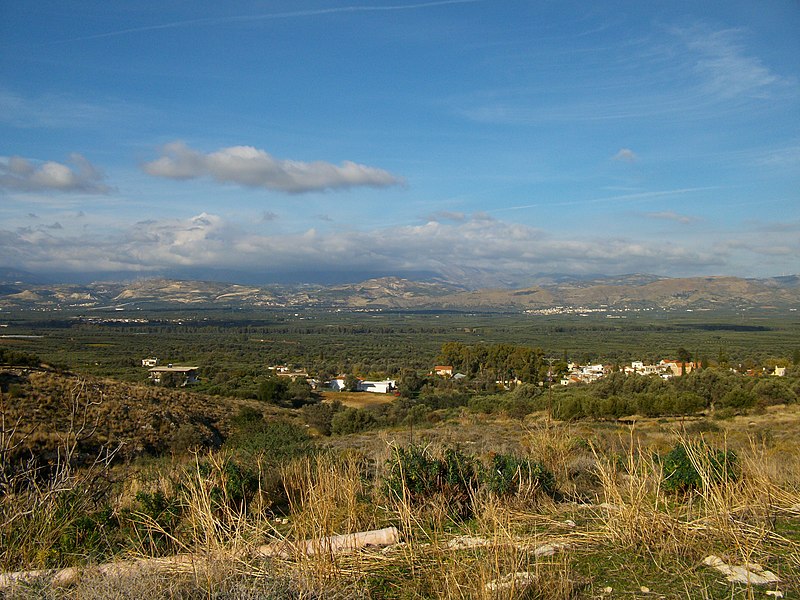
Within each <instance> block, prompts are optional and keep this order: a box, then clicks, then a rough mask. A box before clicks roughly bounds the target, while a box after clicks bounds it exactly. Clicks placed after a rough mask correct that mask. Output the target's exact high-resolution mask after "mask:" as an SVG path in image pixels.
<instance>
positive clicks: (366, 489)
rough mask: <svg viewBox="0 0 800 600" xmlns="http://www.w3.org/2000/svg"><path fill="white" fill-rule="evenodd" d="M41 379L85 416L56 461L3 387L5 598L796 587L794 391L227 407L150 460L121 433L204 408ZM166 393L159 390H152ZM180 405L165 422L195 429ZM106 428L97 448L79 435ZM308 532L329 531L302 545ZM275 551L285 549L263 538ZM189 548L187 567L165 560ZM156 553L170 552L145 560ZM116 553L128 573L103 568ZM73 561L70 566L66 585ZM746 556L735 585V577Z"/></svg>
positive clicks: (56, 439)
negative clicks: (621, 409)
mask: <svg viewBox="0 0 800 600" xmlns="http://www.w3.org/2000/svg"><path fill="white" fill-rule="evenodd" d="M36 377H41V378H42V381H49V383H47V385H50V386H52V387H53V388H56V387H58V386H62V387H63V388H64V389H62V390H61V391H60V392H59V394H60V397H62V398H70V399H71V400H70V402H72V406H73V408H72V409H71V411H70V412H69V413H68V414H71V415H73V418H72V421H71V422H70V421H69V419H67V420H63V419H62V420H61V421H62V422H60V423H58V424H57V426H54V428H53V433H52V435H51V438H48V443H49V444H50V445H49V446H48V448H49V454H48V460H47V461H39V462H36V461H33V460H31V461H25V460H19V459H20V457H21V456H22V454H20V452H19V449H20V448H21V447H22V446H23V445H25V444H27V443H28V442H30V436H33V435H37V433H36V430H33V429H26V428H25V427H24V426H23V422H24V420H22V419H20V416H21V413H19V412H17V413H14V412H13V410H12V409H11V407H12V406H13V405H14V402H13V400H14V399H13V398H11V397H10V396H9V394H8V392H6V393H4V394H3V397H2V400H3V407H4V410H3V417H4V419H5V420H4V422H3V427H2V432H3V435H2V437H1V438H0V453H2V455H1V456H0V458H2V460H3V470H2V482H0V484H1V485H2V496H0V538H1V539H2V542H1V543H0V567H2V570H3V571H4V572H5V573H10V572H20V571H24V572H29V571H33V570H36V571H37V572H36V573H35V574H33V575H30V574H29V575H26V576H22V577H19V578H18V579H17V580H16V581H15V582H13V583H12V582H10V581H9V580H8V579H5V580H4V581H3V583H4V584H6V585H4V587H3V588H2V591H0V594H3V595H4V597H7V598H39V597H46V598H142V597H147V598H152V599H153V600H156V599H161V598H165V599H166V598H179V599H183V598H187V599H188V598H241V599H244V598H356V597H358V598H604V597H608V598H615V597H622V598H625V597H627V598H634V597H642V598H648V597H663V598H767V597H770V596H768V595H767V594H768V593H771V594H772V597H780V595H779V594H782V595H783V597H792V596H793V595H796V594H797V593H798V591H800V438H799V437H798V435H797V431H798V425H800V410H798V405H797V404H792V405H778V406H768V407H766V409H763V410H761V411H759V412H760V414H743V415H740V416H735V417H733V418H727V419H724V420H718V419H713V418H710V417H709V416H703V415H700V416H695V417H691V418H661V419H656V418H649V419H648V418H641V419H635V420H634V419H628V420H626V422H624V423H623V422H619V421H615V420H609V421H591V420H581V421H577V422H566V421H556V420H551V419H549V418H548V415H547V413H546V412H545V411H539V412H532V413H530V414H528V415H526V416H524V418H522V419H519V418H518V419H511V418H509V417H508V416H507V415H505V414H502V413H500V414H485V413H482V412H474V411H470V410H468V409H467V408H466V407H463V408H461V409H458V410H452V411H450V412H449V413H448V416H447V418H443V419H442V420H440V421H439V422H435V423H434V422H430V421H429V422H427V423H426V426H424V427H420V426H419V425H417V426H416V427H414V429H413V430H412V429H410V428H406V427H400V428H393V429H390V430H381V431H372V432H363V433H358V434H353V435H342V436H337V437H326V438H321V437H318V436H315V435H312V434H311V433H310V432H309V429H308V428H307V427H305V426H303V425H302V424H299V422H298V420H297V419H296V418H295V417H294V416H292V415H293V414H294V413H290V412H288V411H280V410H278V409H275V408H271V407H270V408H267V407H262V406H258V405H251V404H247V403H244V404H242V403H239V404H235V405H234V404H224V403H222V401H221V400H219V399H215V400H216V401H217V402H218V405H217V408H216V410H218V411H219V416H218V418H217V419H216V420H215V421H213V423H217V424H219V427H217V429H218V430H219V431H220V432H221V433H220V435H221V437H224V443H221V444H220V445H217V447H216V448H207V447H203V444H202V443H199V442H202V440H201V439H199V438H198V437H196V436H195V437H193V436H189V435H188V434H187V435H186V437H185V440H184V441H182V442H180V443H177V442H173V443H175V446H174V447H172V446H170V445H169V444H166V445H165V446H164V448H166V449H167V450H166V451H162V452H160V453H158V454H159V455H158V456H155V455H149V456H148V455H147V453H139V454H136V453H129V454H128V455H127V456H125V457H122V456H121V454H120V453H122V452H123V450H122V449H121V447H120V445H119V443H118V442H120V441H124V439H127V438H126V436H128V435H132V433H131V432H133V431H135V430H136V429H137V427H138V428H140V429H141V430H142V431H143V432H145V433H147V435H150V434H151V433H152V432H151V430H150V429H149V428H147V427H143V428H142V425H146V424H147V423H148V422H147V421H146V420H144V421H142V420H141V418H140V416H138V415H140V414H147V413H148V411H149V412H151V413H153V414H159V415H162V414H164V411H165V410H167V409H169V411H171V412H172V413H174V414H175V415H184V412H181V411H189V410H190V408H191V407H192V406H193V405H194V404H193V403H201V404H202V403H203V402H207V400H203V399H202V398H201V397H199V396H197V397H195V396H192V395H186V396H184V395H182V394H181V393H180V392H170V393H169V394H167V393H166V392H164V391H159V390H155V391H150V392H148V391H130V393H129V396H128V397H129V398H133V397H134V396H136V394H141V395H142V397H141V398H140V400H141V402H133V401H132V400H131V401H130V402H129V404H130V405H131V407H129V408H128V412H127V413H125V412H120V411H121V410H122V409H121V408H118V409H115V410H114V411H112V412H108V413H105V412H102V411H101V410H100V409H101V407H102V408H103V410H106V409H107V410H110V408H108V406H107V405H108V404H115V403H117V402H119V399H115V400H112V399H109V398H107V397H98V396H96V395H94V394H95V392H92V391H91V390H90V389H89V388H91V385H89V387H88V388H87V386H86V385H85V384H84V387H82V388H80V387H75V386H76V383H75V380H72V387H70V386H69V385H68V384H67V382H66V381H61V382H60V383H59V382H57V381H55V380H53V381H51V380H50V379H48V377H50V378H52V377H54V376H52V375H44V374H41V375H37V376H36ZM42 385H45V384H44V383H42ZM64 386H66V387H64ZM37 389H40V388H37ZM105 389H106V388H105V387H99V388H97V390H95V391H96V393H97V394H100V395H101V396H102V394H101V392H103V390H105ZM132 389H133V388H131V390H132ZM156 393H158V394H164V396H163V397H161V396H159V397H158V398H156V397H155V396H149V395H148V394H156ZM173 393H174V394H175V396H172V395H170V394H173ZM38 403H39V404H43V405H44V408H43V409H42V411H45V412H46V403H44V400H43V399H40V400H39V401H38ZM133 405H136V406H137V407H139V408H137V409H136V410H134V409H133V408H132V406H133ZM142 405H144V406H145V408H141V406H142ZM147 407H150V408H149V409H147ZM206 409H207V407H206V408H203V409H202V410H200V409H199V408H198V414H199V413H200V412H202V411H205V410H206ZM98 411H99V412H98ZM137 411H140V412H137ZM186 414H188V413H186ZM97 415H99V416H100V417H101V419H100V420H99V421H98V419H97V418H95V417H96V416H97ZM132 415H135V416H132ZM37 418H39V419H40V420H41V422H42V423H44V422H45V421H44V420H42V419H44V415H43V414H39V416H38V417H37ZM181 418H183V419H184V420H181V419H179V418H176V419H175V423H176V425H174V427H173V426H172V425H170V426H168V427H167V429H173V428H174V429H175V431H177V430H179V429H180V427H181V425H182V423H183V422H186V423H192V420H191V418H190V416H185V415H184V416H183V417H181ZM98 423H104V425H98ZM132 423H135V424H136V426H135V427H133V426H131V424H132ZM96 425H97V426H98V427H99V428H96V427H95V426H96ZM151 425H152V424H151ZM103 426H104V427H105V428H106V430H104V429H103V428H102V427H103ZM215 427H216V425H215ZM109 428H110V429H111V430H112V431H111V433H112V434H113V435H111V434H110V433H109V432H108V431H107V430H108V429H109ZM117 430H119V432H123V431H124V432H126V433H125V434H124V435H123V434H122V433H119V432H117ZM98 432H101V433H102V435H103V437H102V438H99V441H98V443H96V444H95V443H94V442H92V443H87V440H88V438H89V437H91V436H90V435H89V434H90V433H91V435H92V436H96V435H98ZM115 432H117V433H115ZM84 437H86V439H84ZM200 437H202V436H200ZM123 438H124V439H123ZM153 439H156V438H153ZM169 439H174V438H169ZM109 442H112V443H109ZM159 443H160V442H159ZM142 447H144V446H142ZM78 459H79V460H78ZM390 526H393V527H396V528H397V530H398V534H399V539H398V541H397V542H396V543H392V544H390V545H388V546H382V547H365V548H362V549H359V550H354V551H350V552H334V551H333V549H332V548H331V547H329V546H326V544H325V542H324V539H325V538H326V536H333V535H338V534H348V533H354V532H361V531H367V530H374V529H380V528H385V527H390ZM307 540H318V541H319V540H323V541H321V542H319V545H318V546H315V547H316V548H317V551H316V552H314V553H309V552H306V551H305V549H306V548H307V546H306V545H305V544H304V543H301V542H305V541H307ZM269 544H271V546H270V547H271V548H276V547H277V548H281V550H280V551H279V552H270V553H267V554H265V553H264V552H259V548H263V547H264V546H265V545H269ZM176 555H177V556H180V557H182V558H181V560H180V561H170V560H169V559H164V557H171V556H176ZM711 556H715V557H717V558H718V561H716V564H717V565H719V564H720V563H724V564H725V565H728V566H729V570H728V572H727V574H726V573H723V572H722V571H720V570H719V569H717V568H715V567H714V566H713V564H707V563H715V561H714V560H709V557H711ZM156 557H160V558H162V559H164V560H161V561H150V560H147V559H151V558H156ZM108 563H113V564H114V565H116V566H115V568H113V569H109V568H108V567H102V568H101V567H99V565H107V564H108ZM748 565H749V567H748ZM65 567H77V570H76V571H72V572H70V573H71V574H72V575H71V576H70V577H69V581H62V583H64V585H57V583H58V582H57V581H55V580H54V577H55V576H56V575H57V574H58V573H59V569H63V568H65ZM735 568H739V573H740V574H741V573H744V574H745V581H744V582H743V583H735V582H731V581H728V576H729V575H731V574H732V573H733V572H734V570H735ZM748 577H749V581H748V579H747V578H748ZM763 580H768V581H767V582H766V583H764V582H763Z"/></svg>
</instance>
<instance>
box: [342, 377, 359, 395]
mask: <svg viewBox="0 0 800 600" xmlns="http://www.w3.org/2000/svg"><path fill="white" fill-rule="evenodd" d="M358 384H359V379H358V377H356V376H355V375H353V374H352V373H351V374H348V375H346V376H345V378H344V387H345V389H346V390H347V391H348V392H357V391H358Z"/></svg>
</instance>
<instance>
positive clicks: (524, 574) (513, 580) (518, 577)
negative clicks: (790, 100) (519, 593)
mask: <svg viewBox="0 0 800 600" xmlns="http://www.w3.org/2000/svg"><path fill="white" fill-rule="evenodd" d="M535 580H536V574H535V573H531V572H530V571H517V572H516V573H509V574H508V575H503V576H502V577H500V578H499V579H495V580H494V581H490V582H489V583H487V584H486V586H485V588H486V590H487V591H489V592H501V591H503V590H509V589H511V588H512V587H517V586H525V585H528V584H530V583H532V582H533V581H535Z"/></svg>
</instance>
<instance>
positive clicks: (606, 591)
mask: <svg viewBox="0 0 800 600" xmlns="http://www.w3.org/2000/svg"><path fill="white" fill-rule="evenodd" d="M613 591H614V588H612V587H611V586H610V585H607V586H606V587H604V588H603V593H604V594H610V593H611V592H613Z"/></svg>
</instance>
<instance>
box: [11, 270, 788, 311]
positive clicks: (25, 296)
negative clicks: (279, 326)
mask: <svg viewBox="0 0 800 600" xmlns="http://www.w3.org/2000/svg"><path fill="white" fill-rule="evenodd" d="M2 274H3V272H2V271H0V276H1V275H2ZM534 278H535V279H536V281H537V283H535V284H533V285H529V286H527V287H521V288H516V289H507V288H483V289H477V290H476V289H470V288H469V287H467V286H464V285H459V284H457V283H453V282H450V281H448V280H445V279H429V280H424V281H420V280H411V279H405V278H402V277H394V276H387V277H378V278H373V279H367V280H365V281H361V282H358V283H342V284H336V285H319V284H303V285H278V284H271V285H264V286H256V285H242V284H237V283H224V282H218V281H201V280H177V279H167V278H151V279H139V280H135V281H132V282H95V283H90V284H52V283H50V284H48V283H26V282H24V281H20V280H16V281H14V282H10V281H4V280H3V279H0V309H3V310H10V309H51V310H52V309H86V310H100V309H114V310H132V309H148V308H168V307H196V308H200V307H241V308H244V307H249V308H253V309H259V308H264V309H267V308H331V309H352V310H366V309H376V310H378V309H380V310H390V309H396V310H436V309H439V310H503V311H533V312H535V311H541V310H557V309H562V310H567V309H579V308H585V309H601V308H606V309H609V310H626V309H628V310H634V309H635V310H643V309H667V310H673V309H687V310H688V309H693V310H694V309H696V310H712V309H715V308H748V307H761V308H770V307H771V308H776V309H789V308H796V307H797V306H798V305H799V304H800V277H798V276H796V275H791V276H781V277H771V278H765V279H753V278H750V279H745V278H740V277H731V276H703V277H683V278H669V277H662V276H657V275H649V274H641V273H635V274H628V275H620V276H592V277H589V278H579V277H574V276H569V275H537V276H534Z"/></svg>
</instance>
